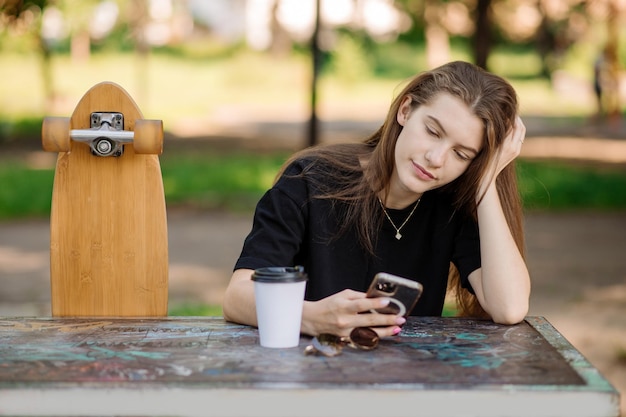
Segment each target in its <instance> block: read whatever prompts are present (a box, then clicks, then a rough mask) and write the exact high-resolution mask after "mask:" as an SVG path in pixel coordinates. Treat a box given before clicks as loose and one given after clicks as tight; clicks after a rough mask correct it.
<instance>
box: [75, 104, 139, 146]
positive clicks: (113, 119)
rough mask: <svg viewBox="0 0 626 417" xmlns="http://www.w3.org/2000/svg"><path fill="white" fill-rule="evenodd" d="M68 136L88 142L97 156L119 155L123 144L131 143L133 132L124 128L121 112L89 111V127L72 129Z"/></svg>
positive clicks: (78, 140) (77, 140)
mask: <svg viewBox="0 0 626 417" xmlns="http://www.w3.org/2000/svg"><path fill="white" fill-rule="evenodd" d="M70 137H71V138H72V139H73V140H75V141H76V142H83V143H88V144H89V146H90V147H91V152H92V153H93V154H94V155H97V156H121V155H122V153H123V152H124V144H125V143H132V142H133V139H134V132H130V131H126V130H124V115H123V114H122V113H108V112H95V113H91V129H72V130H71V131H70Z"/></svg>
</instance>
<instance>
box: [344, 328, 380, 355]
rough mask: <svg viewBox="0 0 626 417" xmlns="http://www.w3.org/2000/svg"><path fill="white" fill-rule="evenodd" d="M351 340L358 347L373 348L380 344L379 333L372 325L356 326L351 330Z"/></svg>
mask: <svg viewBox="0 0 626 417" xmlns="http://www.w3.org/2000/svg"><path fill="white" fill-rule="evenodd" d="M350 340H351V341H352V343H353V344H354V345H356V347H358V348H359V349H363V350H371V349H374V348H375V347H376V346H378V340H379V338H378V334H377V333H376V332H375V331H374V330H373V329H371V328H370V327H356V328H354V330H352V332H350Z"/></svg>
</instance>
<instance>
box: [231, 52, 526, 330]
mask: <svg viewBox="0 0 626 417" xmlns="http://www.w3.org/2000/svg"><path fill="white" fill-rule="evenodd" d="M525 133H526V128H525V126H524V124H523V123H522V120H521V119H520V118H519V116H518V115H517V97H516V93H515V91H514V90H513V88H512V87H511V85H509V83H507V82H506V81H505V80H503V79H502V78H500V77H498V76H496V75H493V74H491V73H488V72H486V71H484V70H482V69H480V68H479V67H477V66H474V65H472V64H469V63H466V62H451V63H448V64H446V65H443V66H441V67H439V68H436V69H434V70H431V71H427V72H424V73H422V74H419V75H417V76H416V77H415V78H414V79H412V80H411V81H410V82H409V83H408V85H407V86H406V87H405V88H404V89H403V91H402V92H401V93H400V94H399V95H398V96H397V98H396V99H395V100H394V101H393V103H392V105H391V108H390V109H389V113H388V115H387V118H386V120H385V122H384V123H383V125H382V126H381V127H380V128H379V129H378V131H377V132H375V133H374V134H373V135H372V136H371V137H369V138H368V139H366V140H365V141H364V142H363V143H352V144H342V145H327V146H320V147H313V148H309V149H306V150H304V151H301V152H299V153H297V154H295V155H294V156H293V157H292V158H290V160H289V161H287V162H286V163H285V165H284V167H283V170H282V171H281V173H280V174H279V176H278V180H277V181H276V183H275V185H274V186H273V187H272V188H271V189H270V190H269V191H268V192H267V193H266V194H265V195H264V196H263V198H262V199H261V200H260V201H259V203H258V205H257V208H256V212H255V215H254V223H253V227H252V231H251V232H250V234H249V235H248V237H247V238H246V240H245V242H244V245H243V249H242V252H241V256H240V258H239V259H238V261H237V263H236V265H235V268H234V273H233V276H232V278H231V281H230V283H229V285H228V288H227V290H226V293H225V298H224V305H223V312H224V317H225V319H226V320H229V321H233V322H238V323H243V324H249V325H254V326H255V325H257V321H256V311H255V304H254V286H253V281H251V274H252V272H253V270H254V269H256V268H261V267H267V266H294V265H302V266H304V268H305V271H306V272H307V273H308V276H309V280H308V282H307V289H306V295H305V305H304V308H303V316H302V326H301V331H302V333H304V334H308V335H312V336H315V335H318V334H321V333H331V334H335V335H338V336H346V335H348V334H349V333H350V331H351V330H352V329H353V328H355V327H362V326H375V327H376V331H377V333H378V334H379V336H381V337H385V336H392V335H395V334H397V333H399V332H400V328H401V326H402V324H403V323H404V322H405V319H404V318H403V317H401V316H396V315H392V314H359V313H362V312H368V311H370V310H371V309H374V308H380V307H383V306H384V305H386V304H387V303H388V302H389V300H388V299H386V298H366V296H365V291H366V289H367V287H368V285H369V284H370V282H371V281H372V279H373V277H374V275H375V274H376V273H377V272H388V273H392V274H395V275H399V276H402V277H406V278H410V279H414V280H416V281H419V282H421V283H422V285H423V286H424V292H423V294H422V297H421V298H420V300H419V301H418V303H417V305H416V307H415V308H414V309H413V311H412V312H411V314H412V315H422V316H426V315H430V316H433V315H441V312H442V309H443V305H444V299H445V297H446V293H447V291H454V292H455V294H456V298H457V303H458V306H459V308H460V310H461V314H463V315H468V316H474V317H489V318H491V319H492V320H493V321H495V322H497V323H505V324H514V323H518V322H520V321H521V320H523V319H524V317H525V315H526V314H527V312H528V303H529V297H530V279H529V274H528V270H527V267H526V265H525V262H524V239H523V229H522V227H523V224H522V210H521V204H520V199H519V194H518V190H517V183H516V174H515V167H514V164H513V163H512V162H513V160H514V159H515V158H516V157H517V156H518V155H519V152H520V150H521V146H522V143H523V142H524V137H525Z"/></svg>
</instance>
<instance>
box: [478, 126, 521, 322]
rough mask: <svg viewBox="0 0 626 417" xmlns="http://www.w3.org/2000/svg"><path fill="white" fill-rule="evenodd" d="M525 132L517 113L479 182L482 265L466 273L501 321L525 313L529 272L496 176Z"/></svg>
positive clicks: (517, 150)
mask: <svg viewBox="0 0 626 417" xmlns="http://www.w3.org/2000/svg"><path fill="white" fill-rule="evenodd" d="M525 135H526V127H525V126H524V124H523V122H522V120H521V119H520V118H519V117H518V118H517V120H516V123H515V126H514V127H513V129H512V131H511V133H509V135H508V136H507V138H506V139H505V141H504V143H503V145H502V146H503V148H502V152H501V153H500V157H499V158H498V160H497V161H494V164H496V166H495V170H494V171H492V172H494V173H495V174H496V175H492V176H489V175H488V176H487V177H488V178H486V179H485V180H484V182H483V184H481V187H480V188H481V190H480V192H479V195H482V199H481V200H480V203H479V204H478V208H477V215H478V225H479V233H480V256H481V265H482V266H481V268H480V269H478V270H476V271H474V272H472V273H471V274H470V275H469V281H470V283H471V284H472V288H473V289H474V292H475V294H476V297H477V298H478V301H479V302H480V305H481V306H482V307H483V309H484V310H485V311H486V312H487V313H488V314H489V315H490V316H491V318H492V319H493V321H495V322H497V323H503V324H515V323H519V322H521V321H522V320H523V319H524V317H525V316H526V314H528V307H529V298H530V276H529V273H528V268H527V267H526V263H525V261H524V259H523V257H522V254H521V253H520V251H519V249H518V247H517V244H516V243H515V240H514V239H513V236H512V234H511V232H510V229H509V226H508V223H507V221H506V217H505V215H504V212H503V210H502V205H501V203H500V198H499V196H498V191H497V190H496V183H495V178H496V177H497V175H498V174H499V173H500V172H501V171H502V169H504V167H506V166H507V165H508V164H509V163H510V162H511V161H513V160H514V159H515V158H516V157H517V156H518V155H519V153H520V151H521V147H522V143H523V141H524V137H525Z"/></svg>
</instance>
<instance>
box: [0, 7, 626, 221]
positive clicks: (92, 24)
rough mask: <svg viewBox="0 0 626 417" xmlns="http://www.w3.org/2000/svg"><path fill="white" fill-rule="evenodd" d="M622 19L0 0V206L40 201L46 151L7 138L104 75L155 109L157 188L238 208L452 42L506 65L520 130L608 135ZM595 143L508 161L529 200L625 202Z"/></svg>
mask: <svg viewBox="0 0 626 417" xmlns="http://www.w3.org/2000/svg"><path fill="white" fill-rule="evenodd" d="M625 22H626V0H591V1H582V0H454V1H452V0H451V1H445V2H440V1H434V0H395V1H392V0H333V1H329V0H326V1H322V0H306V1H305V0H211V1H201V0H132V1H121V0H119V1H116V0H81V1H78V0H56V1H53V0H50V1H44V0H39V1H25V0H0V146H1V147H2V148H1V149H2V150H3V151H2V153H0V155H1V156H0V157H1V158H2V164H1V165H0V181H2V183H3V184H11V187H5V186H3V187H1V189H0V218H14V217H28V216H45V215H46V214H47V212H48V210H49V204H50V200H49V197H50V191H49V190H50V187H51V183H52V178H53V166H54V160H55V156H54V155H45V154H42V153H41V152H38V153H31V154H29V159H28V160H26V161H24V160H20V158H16V157H15V154H13V153H11V152H10V150H11V149H20V148H25V147H30V148H32V149H33V150H40V149H41V146H40V133H39V131H40V127H41V120H42V118H43V117H44V116H57V115H58V116H69V115H70V114H71V112H72V111H73V108H74V106H75V105H76V103H77V102H78V100H79V99H80V97H81V96H82V95H83V94H84V93H85V92H86V91H87V90H88V89H89V88H90V87H92V86H93V85H94V84H96V83H98V82H101V81H113V82H116V83H118V84H120V85H121V86H122V87H124V88H125V89H126V90H127V91H128V92H129V93H130V94H131V96H132V97H134V98H135V100H136V101H137V103H138V105H139V107H140V108H141V109H142V111H143V113H144V116H145V117H146V118H149V119H161V120H163V122H164V126H165V129H166V131H167V134H168V136H167V141H166V145H165V149H166V152H165V154H164V155H163V170H164V179H165V188H166V190H165V191H166V196H167V198H168V204H169V205H176V204H179V205H193V206H201V207H209V208H215V207H217V208H227V209H233V208H237V209H244V210H249V209H250V207H251V206H253V205H254V202H256V200H257V199H258V196H259V195H260V193H261V192H262V191H263V190H264V189H266V188H267V187H268V186H269V185H270V184H271V181H272V179H273V175H274V173H275V172H276V169H277V167H278V166H279V165H280V163H281V162H282V161H283V160H284V158H285V156H286V154H285V152H291V151H293V150H295V149H299V148H303V147H305V146H308V145H311V144H315V143H322V142H327V141H337V140H360V139H362V138H364V137H365V136H366V135H367V134H369V133H370V132H371V131H373V130H374V129H375V128H376V127H377V126H378V124H379V123H380V122H381V121H382V120H383V119H384V117H385V112H386V110H387V107H388V105H389V103H390V101H391V99H392V97H393V95H394V94H395V92H396V91H398V89H399V87H400V86H401V85H402V83H403V82H404V80H406V79H407V78H408V77H410V76H411V75H413V74H415V73H417V72H419V71H422V70H425V69H428V68H432V67H433V66H436V65H439V64H442V63H444V62H447V61H450V60H455V59H462V60H468V61H471V62H474V63H477V64H478V65H480V66H482V67H485V68H487V69H488V70H490V71H493V72H495V73H497V74H499V75H502V76H503V77H506V78H507V79H509V80H510V81H511V83H512V84H513V85H514V86H515V87H516V89H517V91H518V92H519V95H520V103H521V107H520V111H521V113H522V116H523V117H524V118H525V120H526V121H527V124H528V129H529V134H530V133H532V134H539V135H543V136H544V137H549V136H550V135H552V136H556V135H563V134H568V135H573V136H579V137H580V136H585V135H587V136H589V134H595V135H596V136H597V135H600V136H602V138H605V139H613V140H616V139H618V140H619V139H621V138H622V127H623V124H624V120H623V119H624V117H623V115H624V108H625V106H626V100H625V99H624V97H626V80H624V78H625V75H624V74H625V72H624V68H625V66H626V65H625V64H626V24H625ZM596 82H597V83H598V84H599V85H600V86H601V87H602V95H601V96H600V97H598V96H596V94H595V89H594V85H595V83H596ZM331 128H332V129H333V133H332V135H330V134H328V132H329V130H330V129H331ZM190 138H194V139H196V140H195V142H194V143H196V144H197V145H198V146H200V144H202V143H204V142H205V141H204V142H203V141H201V140H198V139H201V138H213V139H221V140H214V141H213V142H212V146H211V147H209V148H207V150H208V153H207V152H204V153H199V152H196V151H195V149H194V148H193V147H191V148H192V149H191V151H190V147H189V146H184V144H183V142H184V143H189V142H190V140H189V139H190ZM185 139H187V140H185ZM191 142H193V141H191ZM243 143H245V144H247V145H250V146H252V147H255V148H256V149H255V152H254V153H253V154H252V155H253V157H252V158H250V157H249V156H250V153H248V155H246V154H245V153H246V152H244V151H245V149H246V147H245V146H234V145H241V144H243ZM277 143H279V144H281V145H282V148H281V147H278V146H276V144H277ZM604 143H606V144H607V145H599V146H593V147H594V148H595V149H594V150H593V152H594V153H597V152H598V151H602V149H604V153H605V154H608V155H610V156H612V158H613V159H612V160H611V162H612V164H610V165H605V166H603V167H602V169H599V167H598V165H597V164H595V165H593V166H590V165H588V164H583V165H578V166H576V167H573V166H572V165H571V164H569V165H568V166H563V165H560V164H554V163H549V164H545V163H541V162H539V163H538V162H537V161H531V160H530V159H531V158H527V159H528V160H527V161H521V163H520V170H522V171H524V172H525V173H526V174H527V175H523V176H521V181H522V184H521V186H522V190H523V192H524V201H525V204H526V207H527V208H534V209H552V210H556V209H563V208H568V209H569V208H572V207H576V208H594V209H601V210H606V209H623V208H624V207H626V192H621V193H618V192H615V190H624V189H625V185H624V181H625V180H624V170H623V169H622V168H623V165H624V164H623V162H624V158H621V157H620V155H619V153H620V152H615V150H614V149H613V148H611V147H610V144H609V142H604ZM218 144H221V145H230V146H226V147H230V148H231V149H233V148H234V149H236V150H238V152H235V153H233V152H230V153H229V155H228V156H224V155H219V156H216V155H217V150H218V149H220V147H219V146H217V145H218ZM586 145H587V146H591V142H587V144H586ZM250 146H248V149H249V148H250ZM566 146H569V145H566ZM223 148H224V146H222V147H221V149H223ZM528 148H529V155H533V156H542V155H541V152H538V153H537V152H535V153H534V154H533V153H532V152H530V151H531V150H532V149H531V148H530V147H528ZM598 148H602V149H598ZM259 149H264V150H265V151H267V152H266V156H265V157H263V158H258V157H257V156H258V155H257V151H258V150H259ZM281 151H282V153H281ZM590 152H591V151H590ZM594 153H589V155H590V156H591V155H593V154H594ZM543 156H545V155H543ZM532 159H535V158H532ZM589 159H593V158H589ZM538 178H541V180H538ZM590 180H593V181H590ZM598 184H602V185H603V186H599V185H598ZM581 187H582V188H581ZM547 189H548V192H547V191H546V190H547Z"/></svg>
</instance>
